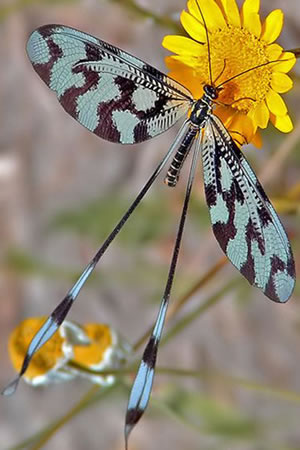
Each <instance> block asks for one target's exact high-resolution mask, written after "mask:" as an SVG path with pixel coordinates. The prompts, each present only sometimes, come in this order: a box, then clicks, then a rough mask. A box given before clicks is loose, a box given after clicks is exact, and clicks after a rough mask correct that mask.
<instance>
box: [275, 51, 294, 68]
mask: <svg viewBox="0 0 300 450" xmlns="http://www.w3.org/2000/svg"><path fill="white" fill-rule="evenodd" d="M279 60H280V61H281V62H280V63H278V64H276V65H275V64H274V69H276V71H277V70H278V71H279V72H283V73H287V72H289V71H290V70H291V68H292V67H293V66H294V65H295V63H296V57H295V55H294V54H293V53H291V52H284V53H282V55H281V56H280V57H279Z"/></svg>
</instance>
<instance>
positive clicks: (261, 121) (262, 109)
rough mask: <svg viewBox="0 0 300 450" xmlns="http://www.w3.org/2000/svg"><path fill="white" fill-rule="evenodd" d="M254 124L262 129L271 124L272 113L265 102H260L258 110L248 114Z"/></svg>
mask: <svg viewBox="0 0 300 450" xmlns="http://www.w3.org/2000/svg"><path fill="white" fill-rule="evenodd" d="M248 115H249V116H250V117H251V118H252V119H253V121H254V123H255V124H256V125H257V126H258V127H260V128H266V127H267V125H268V122H269V118H270V113H269V109H268V108H267V105H266V103H265V102H264V101H262V102H260V103H259V104H258V105H257V106H256V108H255V109H254V110H253V111H252V112H251V113H250V112H249V114H248Z"/></svg>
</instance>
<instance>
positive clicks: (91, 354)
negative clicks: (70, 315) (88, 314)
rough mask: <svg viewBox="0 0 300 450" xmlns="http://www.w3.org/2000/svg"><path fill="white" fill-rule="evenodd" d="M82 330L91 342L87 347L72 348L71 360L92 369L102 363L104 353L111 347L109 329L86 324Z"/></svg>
mask: <svg viewBox="0 0 300 450" xmlns="http://www.w3.org/2000/svg"><path fill="white" fill-rule="evenodd" d="M83 329H84V331H85V333H86V334H87V336H88V337H89V338H90V341H91V342H90V344H89V345H76V346H74V357H73V360H74V361H75V362H77V363H78V364H80V365H81V366H84V367H92V366H95V365H97V364H100V363H101V362H103V359H104V356H105V352H107V350H108V349H109V348H110V347H111V345H112V334H111V329H110V327H109V326H108V325H105V324H98V323H87V324H85V325H84V326H83Z"/></svg>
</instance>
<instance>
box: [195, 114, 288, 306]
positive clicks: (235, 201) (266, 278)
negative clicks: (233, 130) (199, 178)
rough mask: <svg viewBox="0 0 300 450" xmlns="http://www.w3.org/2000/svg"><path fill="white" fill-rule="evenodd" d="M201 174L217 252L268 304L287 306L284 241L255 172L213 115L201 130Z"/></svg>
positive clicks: (283, 235) (283, 233) (279, 223)
mask: <svg viewBox="0 0 300 450" xmlns="http://www.w3.org/2000/svg"><path fill="white" fill-rule="evenodd" d="M203 170H204V183H205V194H206V200H207V204H208V206H209V211H210V218H211V222H212V226H213V231H214V234H215V236H216V239H217V240H218V242H219V244H220V246H221V248H222V249H223V251H224V252H225V254H226V255H227V257H228V258H229V260H230V261H231V262H232V263H233V264H234V266H235V267H236V268H237V269H238V270H239V271H240V272H241V273H242V274H243V275H244V276H245V277H246V278H247V280H248V281H249V283H250V284H253V285H255V286H257V287H259V288H260V289H262V290H263V292H264V293H265V295H266V296H267V297H269V298H270V299H271V300H274V301H276V302H286V301H287V300H288V299H289V297H290V296H291V294H292V291H293V289H294V284H295V267H294V260H293V255H292V251H291V247H290V243H289V240H288V237H287V235H286V232H285V230H284V228H283V226H282V224H281V222H280V219H279V217H278V216H277V214H276V211H275V210H274V208H273V206H272V205H271V203H270V200H269V199H268V197H267V196H266V194H265V192H264V190H263V188H262V186H261V184H260V183H259V181H258V179H257V177H256V175H255V173H254V172H253V170H252V169H251V167H250V165H249V164H248V162H247V161H246V159H245V158H244V156H243V154H242V152H241V151H240V149H239V148H238V147H237V145H236V144H235V143H234V141H233V140H232V138H231V136H230V134H229V133H228V131H227V130H226V128H225V127H224V125H223V124H222V122H221V121H220V120H219V119H218V118H217V117H216V116H212V117H211V118H209V120H208V123H207V125H206V128H205V130H204V136H203Z"/></svg>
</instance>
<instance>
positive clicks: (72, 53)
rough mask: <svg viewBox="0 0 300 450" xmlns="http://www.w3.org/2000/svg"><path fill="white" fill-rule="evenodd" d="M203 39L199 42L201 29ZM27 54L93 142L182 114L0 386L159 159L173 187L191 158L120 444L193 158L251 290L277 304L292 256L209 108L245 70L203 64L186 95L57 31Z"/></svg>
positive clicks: (118, 56) (140, 380)
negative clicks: (224, 76) (217, 77)
mask: <svg viewBox="0 0 300 450" xmlns="http://www.w3.org/2000/svg"><path fill="white" fill-rule="evenodd" d="M201 14H202V13H201ZM202 17H203V16H202ZM203 22H204V23H205V21H204V18H203ZM206 35H207V41H208V33H207V29H206ZM27 52H28V56H29V59H30V60H31V62H32V64H33V67H34V69H35V71H36V72H37V73H38V75H39V76H40V77H41V78H42V80H43V81H44V82H45V83H46V84H47V85H48V86H49V87H50V89H51V90H53V91H54V92H55V93H56V95H57V97H58V100H59V102H60V103H61V105H62V106H63V108H64V109H65V110H66V111H67V112H68V113H69V114H70V115H71V116H73V117H74V118H75V119H76V120H77V121H78V122H80V123H81V124H82V125H83V126H85V127H86V128H87V129H88V130H90V131H92V132H93V133H95V134H96V135H97V136H100V137H102V138H103V139H106V140H109V141H112V142H119V143H121V144H134V143H138V142H143V141H146V140H147V139H150V138H152V137H155V136H157V135H159V134H161V133H163V132H165V131H166V130H168V129H169V128H170V127H171V126H172V125H174V124H175V123H176V122H177V121H178V120H179V119H180V118H183V117H186V118H185V120H184V122H183V125H182V126H181V128H180V131H179V132H178V135H177V137H176V139H175V141H174V143H173V144H172V145H171V147H170V149H169V150H168V152H167V154H166V156H165V157H164V158H163V160H162V161H161V162H160V163H159V165H158V166H157V168H156V169H155V170H154V172H153V174H152V175H151V176H150V178H149V179H148V181H147V182H146V183H145V185H144V187H143V188H142V189H141V191H140V193H139V194H138V196H137V197H136V199H135V200H134V201H133V203H132V204H131V206H130V207H129V209H128V210H127V211H126V212H125V214H124V216H123V217H122V218H121V219H120V221H119V222H118V223H117V225H116V226H115V228H114V229H113V231H112V232H111V234H110V235H109V236H108V238H107V239H106V240H105V242H104V243H103V245H102V246H101V247H100V249H99V250H98V252H97V253H96V254H95V256H94V257H93V259H92V260H91V262H90V263H89V264H88V265H87V267H86V268H85V270H84V271H83V272H82V274H81V276H80V277H79V279H78V280H77V282H76V283H75V285H74V286H73V287H72V288H71V289H70V291H69V292H68V293H67V295H66V296H65V298H64V299H63V300H62V301H61V303H60V304H59V305H58V306H57V308H56V309H55V310H54V311H53V312H52V314H51V315H50V316H49V318H48V319H47V320H46V322H45V323H44V324H43V326H42V327H41V328H40V330H39V331H38V332H37V334H36V335H35V337H34V338H33V340H32V342H31V343H30V345H29V348H28V350H27V354H26V357H25V359H24V362H23V366H22V368H21V371H20V373H19V375H18V377H17V378H16V379H15V380H13V381H12V382H11V383H10V384H9V385H8V386H7V388H6V389H5V390H4V394H7V395H8V394H11V393H12V392H13V391H14V390H15V389H16V387H17V384H18V381H19V379H20V377H21V376H22V375H23V374H24V373H25V371H26V369H27V367H28V364H29V362H30V360H31V358H32V356H33V354H34V353H35V352H36V351H37V350H38V349H39V348H40V347H41V346H42V345H43V344H44V343H45V342H46V341H47V340H48V339H49V338H50V337H51V336H52V335H53V334H54V333H55V332H56V331H57V329H58V327H59V326H60V325H61V323H62V322H63V320H64V319H65V317H66V315H67V313H68V311H69V309H70V308H71V306H72V305H73V303H74V301H75V300H76V298H77V296H78V294H79V292H80V290H81V288H82V287H83V285H84V283H85V282H86V281H87V279H88V278H89V276H90V275H91V273H92V272H93V270H94V269H95V267H96V265H97V263H98V262H99V260H100V259H101V257H102V256H103V254H104V253H105V251H106V249H107V248H108V247H109V245H110V244H111V242H112V241H113V240H114V238H115V237H116V235H117V234H118V233H119V231H120V230H121V228H122V227H123V226H124V224H125V223H126V221H127V220H128V218H129V217H130V216H131V214H132V213H133V211H134V210H135V208H136V207H137V206H138V204H139V203H140V202H141V200H142V199H143V197H144V196H145V194H146V193H147V191H148V190H149V188H150V187H151V185H152V184H153V182H154V181H155V179H156V178H157V177H158V175H159V174H160V173H161V172H162V170H163V169H164V168H165V167H166V165H167V163H168V162H169V168H168V170H167V173H166V177H165V183H166V184H167V185H168V186H171V187H174V186H176V184H177V181H178V178H179V176H180V171H181V168H182V166H183V164H184V162H185V160H186V158H187V156H188V154H189V153H190V152H191V153H192V162H191V169H190V173H189V177H188V182H187V188H186V194H185V199H184V204H183V208H182V213H181V217H180V221H179V226H178V232H177V236H176V240H175V245H174V249H173V255H172V259H171V264H170V269H169V274H168V277H167V282H166V287H165V291H164V294H163V297H162V301H161V305H160V309H159V313H158V317H157V320H156V323H155V326H154V329H153V332H152V335H151V337H150V339H149V342H148V344H147V346H146V349H145V352H144V354H143V358H142V361H141V365H140V368H139V370H138V373H137V376H136V379H135V382H134V384H133V388H132V391H131V395H130V398H129V403H128V409H127V415H126V423H125V439H126V447H127V440H128V435H129V433H130V431H131V429H132V428H133V426H134V425H135V424H136V423H137V422H138V420H139V419H140V417H141V415H142V414H143V412H144V411H145V409H146V407H147V404H148V401H149V397H150V393H151V389H152V383H153V377H154V370H155V363H156V354H157V349H158V345H159V341H160V338H161V334H162V330H163V325H164V321H165V316H166V312H167V308H168V303H169V297H170V294H171V288H172V283H173V279H174V275H175V269H176V264H177V259H178V253H179V249H180V245H181V240H182V235H183V230H184V224H185V219H186V215H187V210H188V204H189V199H190V194H191V189H192V184H193V180H194V176H195V170H196V166H197V161H198V158H199V154H200V153H201V155H202V161H203V171H204V186H205V195H206V201H207V205H208V208H209V212H210V218H211V223H212V228H213V232H214V234H215V236H216V239H217V241H218V242H219V244H220V246H221V248H222V250H223V251H224V252H225V254H226V255H227V257H228V259H229V260H230V261H231V262H232V264H233V265H234V266H235V267H236V268H237V269H238V270H239V271H240V272H241V274H242V275H243V276H244V277H245V278H246V279H247V280H248V281H249V283H250V284H251V285H254V286H256V287H258V288H260V289H261V290H262V291H263V292H264V294H265V295H266V296H267V297H269V298H270V299H271V300H273V301H275V302H281V303H284V302H286V301H287V300H288V299H289V297H290V296H291V294H292V291H293V288H294V284H295V268H294V260H293V256H292V252H291V247H290V243H289V240H288V237H287V235H286V232H285V230H284V228H283V226H282V224H281V222H280V220H279V218H278V216H277V214H276V212H275V210H274V208H273V206H272V205H271V203H270V201H269V199H268V197H267V196H266V194H265V192H264V190H263V188H262V186H261V184H260V183H259V181H258V179H257V178H256V175H255V174H254V172H253V170H252V169H251V167H250V165H249V164H248V162H247V161H246V159H245V158H244V156H243V154H242V152H241V151H240V149H239V147H238V146H237V144H236V143H235V141H234V140H233V139H232V137H231V135H230V134H229V132H228V130H227V129H226V128H225V126H224V125H223V123H222V122H221V120H220V119H219V118H218V117H217V116H216V115H214V112H213V107H214V104H215V103H216V102H217V99H218V96H219V93H220V91H221V90H222V88H223V86H224V84H226V83H227V82H228V81H230V80H232V79H233V78H235V77H238V76H242V75H243V74H244V73H246V72H248V71H245V72H242V73H239V74H236V75H235V76H234V77H232V78H230V79H229V80H227V81H225V82H223V83H222V84H220V85H215V83H213V77H212V70H211V63H210V59H209V73H210V84H207V85H205V86H204V94H203V96H202V98H200V99H195V98H193V96H192V94H191V93H190V92H189V90H187V89H186V88H185V87H184V86H182V85H181V84H179V83H178V82H176V81H174V80H173V79H171V78H170V77H168V76H166V75H164V74H163V73H162V72H160V71H158V70H156V69H155V68H153V67H152V66H150V65H148V64H146V63H144V62H143V61H141V60H140V59H138V58H136V57H134V56H132V55H130V54H128V53H126V52H125V51H123V50H120V49H118V48H117V47H114V46H113V45H111V44H108V43H106V42H103V41H101V40H99V39H97V38H95V37H93V36H90V35H88V34H86V33H83V32H81V31H78V30H75V29H73V28H69V27H66V26H62V25H46V26H42V27H40V28H38V29H37V30H36V31H34V32H33V33H32V35H31V36H30V38H29V41H28V44H27ZM273 62H274V61H273ZM257 67H261V66H257ZM257 67H254V68H253V69H252V70H255V69H256V68H257ZM170 161H171V162H170Z"/></svg>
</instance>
